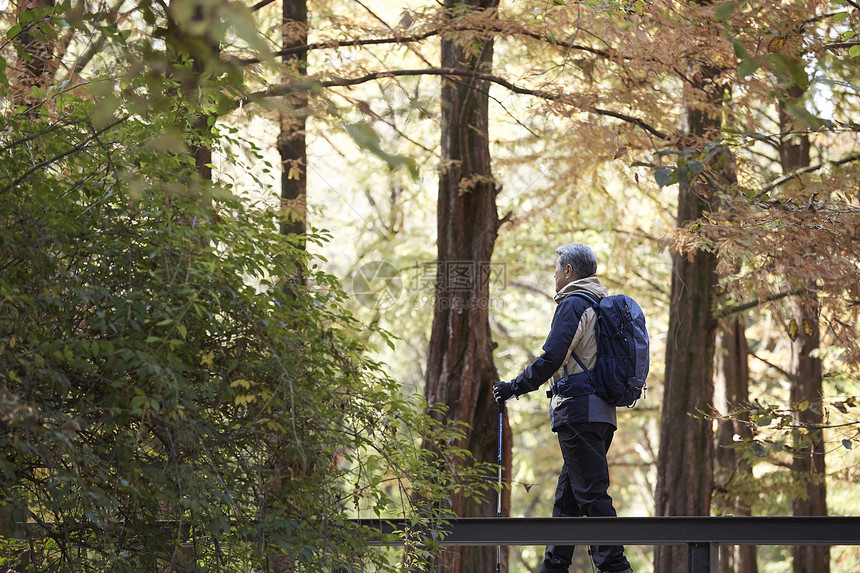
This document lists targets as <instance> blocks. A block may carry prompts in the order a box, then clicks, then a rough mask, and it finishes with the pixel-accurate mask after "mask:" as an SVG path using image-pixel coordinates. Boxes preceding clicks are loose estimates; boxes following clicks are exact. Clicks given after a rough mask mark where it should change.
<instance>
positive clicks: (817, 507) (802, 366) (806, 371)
mask: <svg viewBox="0 0 860 573" xmlns="http://www.w3.org/2000/svg"><path fill="white" fill-rule="evenodd" d="M787 95H788V98H792V99H797V98H800V97H801V96H802V95H803V91H802V90H801V89H800V88H799V87H798V86H796V85H792V86H791V88H790V89H789V90H788V94H787ZM779 125H780V131H781V134H782V136H781V140H780V161H781V163H782V170H783V172H784V173H790V172H791V171H794V170H796V169H799V168H801V167H806V166H808V165H809V164H810V154H809V151H810V144H809V137H808V136H807V135H806V134H805V133H797V131H798V127H797V126H796V125H795V124H794V123H793V122H792V121H791V119H790V117H789V115H788V113H786V110H785V106H784V105H780V109H779ZM793 286H794V287H795V288H796V289H801V288H802V286H803V285H793ZM809 287H811V288H810V289H809V290H808V291H807V293H806V294H805V295H804V296H801V297H799V298H798V299H797V300H796V301H795V302H794V304H793V308H794V315H793V316H792V318H791V320H790V322H789V336H790V337H791V341H792V344H791V368H790V373H791V380H790V382H791V391H790V400H791V404H792V408H794V419H795V423H797V424H799V425H803V426H807V427H809V426H813V428H810V429H809V430H808V433H806V434H804V435H802V440H801V442H800V443H798V444H797V448H798V452H797V453H796V454H795V457H794V459H793V460H792V463H791V470H792V474H793V475H794V478H795V480H797V481H798V482H799V485H800V486H801V491H802V492H803V493H802V494H801V495H798V496H796V497H795V498H794V502H793V504H792V511H793V513H794V515H821V516H823V515H827V485H826V482H825V477H826V467H825V454H824V435H823V430H821V429H820V428H817V429H815V428H814V427H815V426H820V425H821V424H822V422H823V416H822V408H821V406H820V404H821V399H822V397H823V388H822V372H821V360H820V359H819V358H818V357H817V356H813V354H814V353H815V351H817V350H818V348H819V346H820V338H821V335H820V331H819V324H818V323H819V319H818V311H819V307H818V297H817V295H816V294H815V291H814V290H813V289H814V285H809ZM792 557H793V570H794V573H828V572H829V571H830V548H829V547H827V546H821V545H801V546H795V547H793V548H792Z"/></svg>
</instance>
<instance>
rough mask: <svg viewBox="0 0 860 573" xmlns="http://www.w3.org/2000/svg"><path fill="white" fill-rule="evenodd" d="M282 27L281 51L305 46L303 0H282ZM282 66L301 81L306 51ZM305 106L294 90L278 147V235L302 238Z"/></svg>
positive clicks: (282, 116)
mask: <svg viewBox="0 0 860 573" xmlns="http://www.w3.org/2000/svg"><path fill="white" fill-rule="evenodd" d="M281 26H282V33H283V40H282V47H283V49H284V50H290V49H295V48H300V47H304V46H307V40H308V6H307V2H306V0H283V8H282V22H281ZM284 63H285V64H286V66H285V70H286V73H288V74H290V75H291V76H292V77H293V78H294V79H299V78H304V77H305V76H306V75H307V68H308V53H307V50H299V51H297V52H294V53H292V54H290V55H286V56H284ZM307 105H308V100H307V95H306V92H305V91H303V90H297V91H296V92H295V93H293V94H290V95H288V96H287V101H286V109H285V110H283V111H281V112H280V114H279V115H280V133H279V134H278V143H277V147H278V154H279V155H280V157H281V209H282V211H283V214H284V217H285V220H284V221H283V222H282V223H281V233H283V234H285V235H286V234H295V235H301V234H304V232H305V231H306V230H307V224H306V219H307V147H306V142H305V139H306V138H305V133H306V124H307ZM299 268H300V267H299ZM295 280H298V281H300V282H302V281H303V280H304V278H303V276H302V273H301V270H297V273H296V277H295Z"/></svg>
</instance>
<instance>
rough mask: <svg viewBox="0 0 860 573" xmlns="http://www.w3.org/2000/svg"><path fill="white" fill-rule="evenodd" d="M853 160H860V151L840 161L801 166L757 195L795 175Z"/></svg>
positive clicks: (768, 190) (789, 179)
mask: <svg viewBox="0 0 860 573" xmlns="http://www.w3.org/2000/svg"><path fill="white" fill-rule="evenodd" d="M852 161H860V153H856V154H854V155H849V156H848V157H844V158H842V159H840V160H838V161H822V162H821V163H817V164H815V165H809V166H807V167H801V168H800V169H795V170H794V171H792V172H791V173H787V174H786V175H783V176H782V177H780V178H778V179H775V180H774V181H773V182H771V183H770V184H769V185H766V186H765V187H763V188H762V190H761V191H759V192H758V194H757V195H756V198H761V196H762V195H764V194H765V193H768V192H770V191H773V190H774V189H776V188H777V187H779V186H780V185H782V184H783V183H786V182H787V181H791V180H792V179H794V178H795V177H797V176H799V175H803V174H804V173H812V172H813V171H818V170H819V169H821V168H823V167H826V166H828V165H831V166H833V167H838V166H840V165H845V164H846V163H851V162H852Z"/></svg>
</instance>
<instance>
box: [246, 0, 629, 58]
mask: <svg viewBox="0 0 860 573" xmlns="http://www.w3.org/2000/svg"><path fill="white" fill-rule="evenodd" d="M271 1H272V0H263V2H260V4H262V5H263V6H265V5H266V4H267V3H268V2H271ZM261 7H262V6H261ZM255 8H256V6H255ZM474 31H479V32H485V33H493V32H494V31H496V32H500V31H501V29H499V30H493V28H492V26H490V27H487V26H484V27H481V28H477V27H469V26H462V27H453V28H445V29H433V30H429V31H427V32H424V33H422V34H414V35H411V36H392V37H389V38H361V39H357V40H329V41H327V42H313V43H309V44H307V45H304V46H290V47H289V48H284V49H283V50H279V51H277V52H272V53H271V54H270V57H272V58H281V57H284V56H289V55H290V54H294V53H297V52H304V51H312V50H326V49H335V48H355V47H360V46H379V45H385V44H408V43H413V42H421V41H423V40H426V39H427V38H432V37H433V36H439V35H441V34H443V33H445V32H474ZM516 35H519V36H523V37H526V38H531V39H533V40H538V41H541V42H547V39H546V38H545V37H543V36H541V35H540V34H534V33H532V32H526V31H523V30H520V31H518V32H517V33H516ZM557 45H561V44H560V43H559V44H557ZM572 50H578V51H581V52H588V53H590V54H594V55H595V56H600V57H602V58H606V59H613V55H612V53H610V52H607V51H604V50H598V49H596V48H592V47H589V46H582V45H576V44H571V45H570V48H569V49H568V52H570V51H572ZM622 59H629V58H626V57H623V58H622ZM231 61H232V62H235V63H237V64H239V65H248V64H259V63H260V62H261V61H262V60H261V59H260V58H233V59H232V60H231Z"/></svg>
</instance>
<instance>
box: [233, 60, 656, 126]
mask: <svg viewBox="0 0 860 573" xmlns="http://www.w3.org/2000/svg"><path fill="white" fill-rule="evenodd" d="M403 76H445V77H453V78H458V77H459V78H463V77H467V78H472V79H478V80H484V81H487V82H490V83H494V84H496V85H499V86H502V87H504V88H506V89H508V90H509V91H511V92H513V93H516V94H520V95H528V96H533V97H537V98H540V99H544V100H547V101H553V102H559V103H563V104H569V105H573V104H572V103H571V102H570V100H569V98H568V97H567V96H565V94H554V93H550V92H547V91H543V90H535V89H531V88H525V87H522V86H518V85H516V84H514V83H512V82H510V81H508V80H506V79H504V78H501V77H499V76H495V75H492V74H486V73H482V72H477V71H472V70H463V69H455V68H426V69H414V70H386V71H380V72H370V73H368V74H365V75H363V76H358V77H354V78H336V79H331V80H323V81H317V82H314V85H316V86H318V87H322V88H332V87H349V86H355V85H359V84H363V83H367V82H370V81H374V80H379V79H383V78H394V77H403ZM307 87H310V84H308V86H307ZM307 87H303V88H302V89H307ZM295 89H296V86H295V85H294V84H289V83H288V84H285V85H281V86H278V87H276V88H273V89H269V90H266V91H262V92H255V93H252V94H250V95H248V96H247V97H246V98H244V100H243V103H250V102H256V101H260V100H262V99H266V98H269V97H280V96H283V95H286V94H288V93H290V92H292V91H294V90H295ZM585 111H590V112H592V113H596V114H597V115H603V116H607V117H613V118H616V119H620V120H622V121H625V122H628V123H632V124H634V125H636V126H637V127H639V128H640V129H642V130H644V131H646V132H648V133H650V134H652V135H654V136H656V137H658V138H660V139H662V140H664V141H668V140H670V136H669V135H668V134H666V133H663V132H662V131H660V130H658V129H657V128H655V127H653V126H651V125H649V124H648V123H645V121H644V120H642V119H639V118H636V117H633V116H630V115H627V114H623V113H620V112H616V111H611V110H605V109H598V108H590V109H587V110H585Z"/></svg>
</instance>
